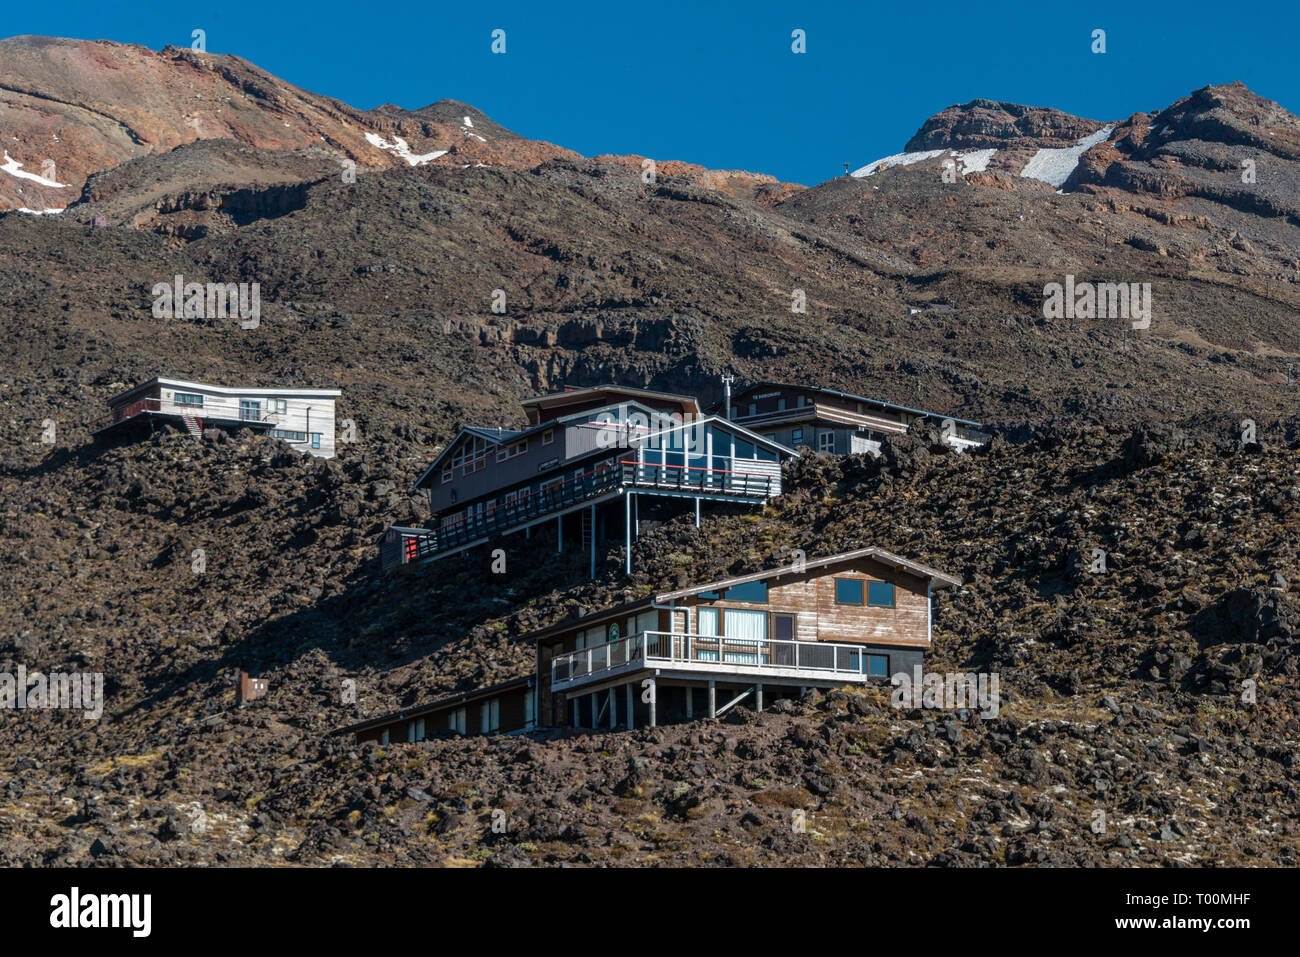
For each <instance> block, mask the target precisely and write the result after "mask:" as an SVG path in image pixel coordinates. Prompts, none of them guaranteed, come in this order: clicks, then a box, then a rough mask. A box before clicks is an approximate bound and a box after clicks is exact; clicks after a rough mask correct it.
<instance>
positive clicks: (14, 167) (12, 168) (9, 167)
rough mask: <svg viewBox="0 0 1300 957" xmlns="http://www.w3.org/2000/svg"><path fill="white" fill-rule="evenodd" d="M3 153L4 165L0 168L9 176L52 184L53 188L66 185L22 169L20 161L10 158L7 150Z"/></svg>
mask: <svg viewBox="0 0 1300 957" xmlns="http://www.w3.org/2000/svg"><path fill="white" fill-rule="evenodd" d="M4 154H5V161H4V165H3V166H0V170H4V171H5V172H6V173H8V174H9V175H10V176H17V177H18V178H19V179H30V180H33V181H34V182H37V183H40V184H41V185H42V186H53V187H54V188H55V189H63V188H64V187H65V186H67V185H68V184H67V183H56V182H54V180H52V179H46V178H45V177H44V176H41V175H39V174H37V173H26V172H24V171H23V169H22V165H23V164H22V163H20V162H18V161H17V160H16V159H11V158H10V157H9V151H8V150H5V151H4Z"/></svg>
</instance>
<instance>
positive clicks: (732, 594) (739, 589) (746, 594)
mask: <svg viewBox="0 0 1300 957" xmlns="http://www.w3.org/2000/svg"><path fill="white" fill-rule="evenodd" d="M724 597H725V598H726V600H727V601H755V602H766V601H767V582H745V583H744V584H743V585H732V586H731V587H730V588H728V589H727V593H726V595H725V596H724Z"/></svg>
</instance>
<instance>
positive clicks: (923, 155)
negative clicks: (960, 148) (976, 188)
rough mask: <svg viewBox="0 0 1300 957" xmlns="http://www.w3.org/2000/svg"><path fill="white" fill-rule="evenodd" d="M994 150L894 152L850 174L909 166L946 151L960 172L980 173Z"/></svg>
mask: <svg viewBox="0 0 1300 957" xmlns="http://www.w3.org/2000/svg"><path fill="white" fill-rule="evenodd" d="M996 152H997V150H996V149H987V150H971V151H970V152H969V153H958V152H957V151H956V150H923V151H921V152H919V153H895V154H894V155H893V156H886V157H885V158H884V159H878V160H876V161H875V162H874V163H868V164H867V165H866V166H864V167H862V168H861V169H859V170H854V171H853V173H852V174H851V175H853V176H857V177H859V178H861V177H863V176H872V175H874V174H876V173H879V172H880V171H881V170H882V169H889V167H891V166H911V165H912V164H913V163H920V162H921V161H922V160H928V159H934V158H936V157H939V156H943V155H944V154H945V153H947V154H948V155H949V156H955V157H957V161H958V162H959V163H960V164H961V174H962V175H963V176H965V175H966V174H967V173H982V172H984V171H985V170H986V169H988V168H989V160H991V159H993V154H994V153H996Z"/></svg>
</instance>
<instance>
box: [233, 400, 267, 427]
mask: <svg viewBox="0 0 1300 957" xmlns="http://www.w3.org/2000/svg"><path fill="white" fill-rule="evenodd" d="M239 418H240V419H241V420H243V421H245V422H260V421H262V401H261V400H260V399H240V400H239Z"/></svg>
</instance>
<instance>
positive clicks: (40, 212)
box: [17, 206, 63, 216]
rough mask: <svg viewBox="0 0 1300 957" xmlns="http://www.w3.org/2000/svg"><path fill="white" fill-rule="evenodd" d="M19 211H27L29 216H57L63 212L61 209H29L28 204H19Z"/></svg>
mask: <svg viewBox="0 0 1300 957" xmlns="http://www.w3.org/2000/svg"><path fill="white" fill-rule="evenodd" d="M17 212H20V213H26V214H27V215H28V216H57V215H59V213H61V212H63V210H61V209H28V208H27V207H26V206H19V207H18V209H17Z"/></svg>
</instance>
